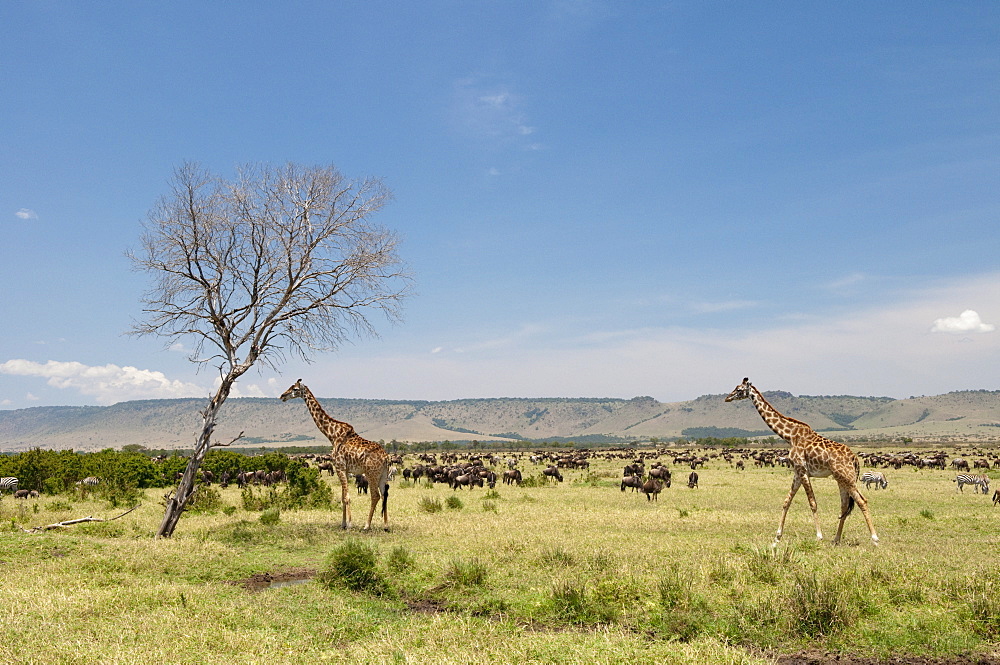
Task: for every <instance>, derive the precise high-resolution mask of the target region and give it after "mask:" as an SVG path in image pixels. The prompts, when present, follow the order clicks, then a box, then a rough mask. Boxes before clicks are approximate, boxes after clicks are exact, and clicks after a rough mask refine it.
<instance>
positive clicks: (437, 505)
mask: <svg viewBox="0 0 1000 665" xmlns="http://www.w3.org/2000/svg"><path fill="white" fill-rule="evenodd" d="M417 507H418V508H420V510H422V511H424V512H425V513H440V512H441V511H442V510H444V508H443V507H442V506H441V499H432V498H430V497H429V496H422V497H420V503H418V504H417Z"/></svg>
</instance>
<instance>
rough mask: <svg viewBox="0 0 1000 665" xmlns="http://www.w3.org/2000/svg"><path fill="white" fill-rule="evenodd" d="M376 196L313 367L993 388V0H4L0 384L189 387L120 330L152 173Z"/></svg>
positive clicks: (100, 392) (185, 373)
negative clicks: (375, 182) (260, 175)
mask: <svg viewBox="0 0 1000 665" xmlns="http://www.w3.org/2000/svg"><path fill="white" fill-rule="evenodd" d="M186 161H194V162H199V163H201V164H202V165H203V166H205V167H207V168H209V169H211V170H213V171H216V172H218V173H221V174H225V175H231V174H233V173H234V171H235V167H236V166H238V165H240V164H244V163H248V162H264V163H271V164H281V163H284V162H297V163H300V164H305V165H313V164H335V165H336V166H337V167H338V168H339V169H340V170H341V171H342V172H343V173H344V174H345V175H346V176H348V177H364V176H376V177H380V178H382V179H383V180H384V182H385V183H386V185H387V186H388V187H389V188H390V189H391V190H392V191H393V194H394V199H393V201H392V202H391V203H390V204H389V205H388V206H387V207H386V208H385V209H384V210H383V211H382V212H381V213H380V214H379V216H378V218H377V221H379V222H380V223H382V224H383V225H385V226H386V227H389V228H391V229H393V230H395V231H397V232H398V233H399V234H400V235H401V237H402V238H403V242H402V246H401V254H402V257H403V259H404V260H405V261H406V262H407V263H408V265H409V268H410V271H411V272H412V274H413V276H414V291H415V294H414V295H413V296H412V297H411V298H409V299H408V300H407V301H406V305H405V313H404V321H403V322H402V323H401V324H397V325H390V324H388V323H385V322H382V321H380V320H376V326H377V328H378V329H379V331H380V336H379V337H378V338H376V339H359V340H356V341H355V342H354V343H352V344H349V345H346V346H344V347H342V348H341V349H340V350H339V351H337V352H335V353H329V354H325V355H321V356H317V357H316V358H315V359H314V360H315V362H314V363H313V364H311V365H303V364H301V363H297V362H296V363H289V364H288V365H285V366H283V367H282V368H281V373H280V374H278V373H276V372H274V371H264V372H260V373H258V372H253V371H252V372H251V373H250V374H248V375H247V376H246V377H244V380H243V381H242V382H241V384H240V387H239V389H240V394H243V395H264V396H273V395H277V394H279V393H280V392H281V391H282V390H283V389H284V388H286V387H287V386H288V384H290V383H291V382H292V381H294V380H295V379H296V378H299V377H301V378H303V380H304V381H305V382H306V383H307V384H309V385H310V386H311V387H312V388H313V390H314V391H315V392H317V393H318V394H320V395H322V396H330V397H334V396H336V397H361V398H385V399H431V400H436V399H457V398H468V397H503V396H511V397H558V396H561V397H597V396H601V397H605V396H610V397H632V396H636V395H650V396H653V397H655V398H656V399H659V400H661V401H677V400H684V399H691V398H694V397H697V396H699V395H701V394H706V393H722V392H728V391H729V390H731V389H732V387H733V386H735V385H736V384H737V383H738V382H739V381H740V380H741V379H742V378H743V377H744V376H750V377H751V379H752V380H753V381H754V382H755V384H756V385H758V386H759V387H761V388H763V389H765V390H767V389H781V390H788V391H790V392H793V393H796V394H812V395H817V394H855V395H888V396H893V397H908V396H910V395H922V394H928V395H931V394H939V393H943V392H948V391H951V390H962V389H989V390H997V389H1000V374H998V373H997V371H996V368H997V367H1000V332H998V331H997V325H998V324H1000V251H998V250H1000V233H998V231H1000V4H997V3H996V2H993V1H992V0H991V1H983V2H924V3H796V2H787V3H736V5H735V6H734V3H713V2H600V1H598V0H593V1H589V0H579V1H571V0H553V1H551V2H545V1H541V2H447V1H434V0H431V1H428V2H420V3H401V2H380V1H377V0H376V1H373V2H365V3H336V2H281V3H271V2H267V3H265V2H245V3H236V4H234V3H223V2H208V3H206V2H171V3H148V2H102V3H79V2H61V1H44V0H39V1H32V2H19V1H13V2H4V3H0V246H2V248H3V252H2V261H0V293H2V298H0V408H4V409H16V408H25V407H30V406H40V405H61V404H109V403H114V402H117V401H123V400H128V399H148V398H158V397H174V396H202V395H207V394H208V392H209V390H210V388H211V386H212V383H213V378H214V377H213V375H212V373H211V372H207V373H206V372H204V371H202V372H200V373H198V372H196V371H195V368H194V366H192V365H191V364H190V363H189V362H188V361H187V359H186V354H185V353H183V349H173V350H170V349H166V348H164V345H163V344H162V342H161V341H160V340H157V339H136V338H133V337H128V336H125V335H124V332H125V331H126V330H128V329H129V327H130V326H131V324H132V322H133V321H134V320H135V319H136V318H138V317H140V316H141V304H140V296H141V294H142V292H143V291H144V289H145V288H146V287H147V286H148V285H149V281H148V279H147V277H146V276H145V275H143V274H141V273H136V272H133V271H132V270H131V268H130V265H129V262H128V261H127V259H126V258H125V251H126V250H127V249H129V248H135V247H136V246H137V243H138V238H139V234H140V231H141V223H142V221H143V220H144V218H145V216H146V213H147V212H148V211H149V210H150V208H151V207H152V206H153V204H154V203H155V201H156V199H157V198H158V197H159V196H161V195H163V194H165V193H166V192H167V181H168V179H169V178H170V177H171V174H172V171H173V169H174V168H175V167H177V166H179V165H180V164H182V163H184V162H186Z"/></svg>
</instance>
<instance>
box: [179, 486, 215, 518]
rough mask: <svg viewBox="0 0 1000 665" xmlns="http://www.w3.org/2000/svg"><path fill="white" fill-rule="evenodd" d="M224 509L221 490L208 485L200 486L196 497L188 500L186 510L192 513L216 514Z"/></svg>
mask: <svg viewBox="0 0 1000 665" xmlns="http://www.w3.org/2000/svg"><path fill="white" fill-rule="evenodd" d="M221 508H222V495H221V494H219V490H217V489H215V488H214V487H209V486H207V485H199V486H198V489H197V490H196V491H195V493H194V496H192V497H191V499H190V500H188V503H187V507H186V510H189V511H191V512H192V513H215V512H218V511H219V510H220V509H221Z"/></svg>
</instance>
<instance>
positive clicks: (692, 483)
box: [688, 471, 698, 489]
mask: <svg viewBox="0 0 1000 665" xmlns="http://www.w3.org/2000/svg"><path fill="white" fill-rule="evenodd" d="M688 487H690V488H691V489H698V472H697V471H692V472H691V473H690V474H688Z"/></svg>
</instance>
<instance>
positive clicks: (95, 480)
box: [80, 476, 101, 487]
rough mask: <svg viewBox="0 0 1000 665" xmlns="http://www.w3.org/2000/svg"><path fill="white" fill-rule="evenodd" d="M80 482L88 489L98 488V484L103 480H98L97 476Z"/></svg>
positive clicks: (88, 477)
mask: <svg viewBox="0 0 1000 665" xmlns="http://www.w3.org/2000/svg"><path fill="white" fill-rule="evenodd" d="M80 482H81V483H83V484H84V485H85V486H86V487H96V486H97V484H98V483H99V482H101V479H100V478H98V477H97V476H87V477H86V478H84V479H83V480H81V481H80Z"/></svg>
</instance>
